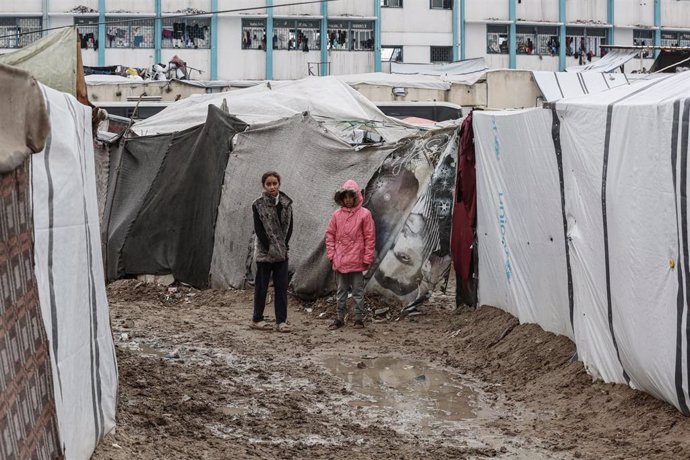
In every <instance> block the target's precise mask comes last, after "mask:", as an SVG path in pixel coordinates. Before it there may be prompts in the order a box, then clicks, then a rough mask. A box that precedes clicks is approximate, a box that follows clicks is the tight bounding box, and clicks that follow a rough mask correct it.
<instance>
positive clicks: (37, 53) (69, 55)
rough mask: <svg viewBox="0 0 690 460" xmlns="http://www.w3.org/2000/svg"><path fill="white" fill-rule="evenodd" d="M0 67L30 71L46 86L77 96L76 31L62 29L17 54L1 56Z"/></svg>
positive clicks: (16, 52) (15, 52) (14, 52)
mask: <svg viewBox="0 0 690 460" xmlns="http://www.w3.org/2000/svg"><path fill="white" fill-rule="evenodd" d="M0 64H5V65H10V66H12V67H17V68H20V69H23V70H26V71H27V72H29V73H30V74H31V75H32V76H33V77H34V78H36V80H38V81H40V82H41V83H43V84H44V85H46V86H49V87H51V88H53V89H56V90H58V91H62V92H65V93H68V94H71V95H73V96H74V95H76V91H77V78H78V60H77V31H76V29H74V28H71V27H70V28H66V29H62V30H60V31H58V32H55V33H51V34H49V35H47V36H45V37H43V38H41V39H40V40H37V41H36V42H34V43H32V44H31V45H29V46H25V47H24V48H21V49H19V50H17V51H13V52H11V53H7V54H2V55H0Z"/></svg>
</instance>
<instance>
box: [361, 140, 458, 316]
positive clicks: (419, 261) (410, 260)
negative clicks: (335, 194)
mask: <svg viewBox="0 0 690 460" xmlns="http://www.w3.org/2000/svg"><path fill="white" fill-rule="evenodd" d="M457 144H458V142H457V127H452V128H445V129H437V130H433V131H429V132H427V133H425V134H424V135H419V136H415V137H413V138H409V139H406V140H405V141H404V143H402V145H401V146H400V147H398V148H397V149H396V150H395V151H394V152H393V153H391V155H390V156H389V157H388V158H386V160H385V161H384V163H383V165H381V168H380V169H379V171H378V172H377V174H376V175H375V176H374V177H373V178H372V179H371V181H370V182H369V185H368V186H367V188H366V193H365V201H364V206H366V207H367V208H368V209H369V210H370V211H371V213H372V215H373V217H374V222H375V224H376V260H375V262H374V264H373V265H372V268H371V269H370V271H369V272H368V273H367V276H368V277H371V279H370V281H369V283H368V285H367V291H369V292H372V293H377V294H382V295H384V296H386V297H392V298H397V299H398V300H400V301H401V302H403V304H411V303H415V302H416V301H418V300H424V299H425V298H426V297H427V296H428V295H429V294H430V293H431V292H433V291H434V289H435V288H436V287H437V285H438V284H439V283H440V282H442V281H443V280H445V279H447V276H448V273H449V270H450V264H451V255H450V233H451V228H452V211H453V192H454V189H455V176H456V162H457Z"/></svg>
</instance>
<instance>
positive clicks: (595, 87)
mask: <svg viewBox="0 0 690 460" xmlns="http://www.w3.org/2000/svg"><path fill="white" fill-rule="evenodd" d="M532 73H533V75H534V79H535V81H536V82H537V86H539V89H540V90H541V93H542V94H543V95H544V100H546V101H547V102H552V101H557V100H559V99H563V98H572V97H578V96H584V95H587V94H596V93H600V92H602V91H608V90H609V89H611V88H616V87H618V86H623V85H630V84H631V81H630V80H628V77H627V75H625V74H622V73H609V74H604V73H597V72H591V73H587V72H584V73H566V72H545V71H535V72H532Z"/></svg>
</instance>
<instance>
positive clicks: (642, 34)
mask: <svg viewBox="0 0 690 460" xmlns="http://www.w3.org/2000/svg"><path fill="white" fill-rule="evenodd" d="M633 45H635V46H653V45H654V31H653V30H651V29H635V30H633ZM642 57H643V58H651V57H652V54H651V53H650V52H649V51H648V50H645V51H642Z"/></svg>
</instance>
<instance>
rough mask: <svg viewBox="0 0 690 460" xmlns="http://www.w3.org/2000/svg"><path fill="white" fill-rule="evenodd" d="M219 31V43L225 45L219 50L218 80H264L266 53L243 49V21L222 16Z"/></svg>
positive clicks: (219, 19) (234, 17) (233, 17)
mask: <svg viewBox="0 0 690 460" xmlns="http://www.w3.org/2000/svg"><path fill="white" fill-rule="evenodd" d="M218 29H219V30H218V43H223V44H224V46H222V47H221V46H219V50H218V78H219V79H220V80H233V79H238V80H239V79H247V80H264V79H265V78H266V71H265V70H266V52H265V51H258V50H243V49H242V46H241V40H242V20H241V19H240V18H239V17H237V16H228V17H226V16H221V17H219V18H218ZM233 43H234V44H236V45H234V46H233Z"/></svg>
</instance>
